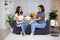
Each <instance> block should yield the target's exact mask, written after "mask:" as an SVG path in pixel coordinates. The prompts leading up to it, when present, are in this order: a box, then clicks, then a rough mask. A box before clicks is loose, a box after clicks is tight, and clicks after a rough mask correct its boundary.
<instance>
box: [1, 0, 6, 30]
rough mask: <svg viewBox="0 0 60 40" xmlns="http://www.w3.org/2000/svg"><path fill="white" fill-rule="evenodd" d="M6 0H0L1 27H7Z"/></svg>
mask: <svg viewBox="0 0 60 40" xmlns="http://www.w3.org/2000/svg"><path fill="white" fill-rule="evenodd" d="M4 12H5V11H4V0H0V28H3V29H5V28H6V27H5V13H4Z"/></svg>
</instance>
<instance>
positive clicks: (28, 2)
mask: <svg viewBox="0 0 60 40" xmlns="http://www.w3.org/2000/svg"><path fill="white" fill-rule="evenodd" d="M14 4H15V8H16V7H17V6H18V5H20V6H22V8H23V11H24V14H26V15H29V13H30V12H31V11H34V12H35V13H37V11H38V10H37V7H38V5H40V4H42V5H44V7H45V12H46V13H47V12H49V11H50V10H51V9H50V5H51V0H18V1H17V0H15V3H14Z"/></svg>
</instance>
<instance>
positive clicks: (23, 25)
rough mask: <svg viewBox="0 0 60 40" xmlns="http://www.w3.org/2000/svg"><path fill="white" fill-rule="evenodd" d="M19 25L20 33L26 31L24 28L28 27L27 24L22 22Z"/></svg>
mask: <svg viewBox="0 0 60 40" xmlns="http://www.w3.org/2000/svg"><path fill="white" fill-rule="evenodd" d="M19 24H21V26H22V27H21V28H22V32H25V30H26V28H27V26H28V23H27V22H22V23H19ZM19 24H17V25H19Z"/></svg>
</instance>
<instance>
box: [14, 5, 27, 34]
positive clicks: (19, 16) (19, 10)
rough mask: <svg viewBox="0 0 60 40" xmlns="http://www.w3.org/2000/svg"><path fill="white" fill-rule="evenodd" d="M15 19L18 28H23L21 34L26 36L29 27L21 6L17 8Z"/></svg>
mask: <svg viewBox="0 0 60 40" xmlns="http://www.w3.org/2000/svg"><path fill="white" fill-rule="evenodd" d="M15 17H16V23H17V25H16V26H17V27H21V28H22V32H21V34H23V35H25V29H26V27H27V23H26V22H24V15H23V11H22V8H21V6H18V7H17V9H16V14H15Z"/></svg>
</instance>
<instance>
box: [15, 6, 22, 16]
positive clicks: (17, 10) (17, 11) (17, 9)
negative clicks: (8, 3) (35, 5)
mask: <svg viewBox="0 0 60 40" xmlns="http://www.w3.org/2000/svg"><path fill="white" fill-rule="evenodd" d="M20 8H21V6H18V7H17V8H16V12H15V13H18V15H19V11H20V10H19V9H20ZM20 14H21V15H23V11H21V12H20Z"/></svg>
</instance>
